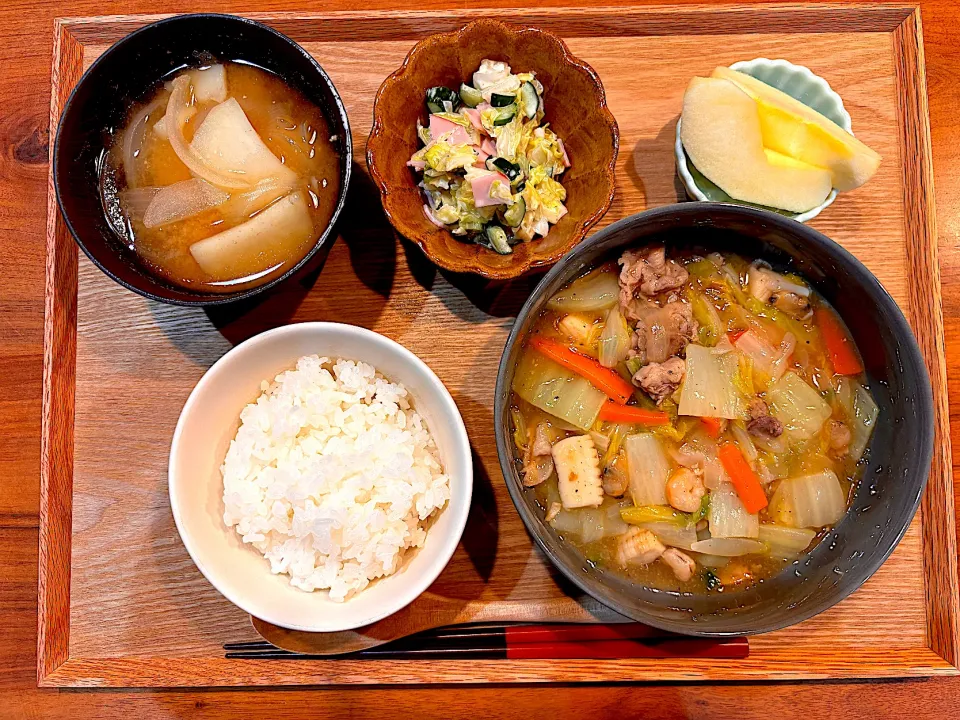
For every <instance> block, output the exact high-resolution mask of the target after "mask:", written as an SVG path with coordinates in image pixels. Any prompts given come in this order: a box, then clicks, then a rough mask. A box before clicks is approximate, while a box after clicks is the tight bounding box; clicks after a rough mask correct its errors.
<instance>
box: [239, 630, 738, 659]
mask: <svg viewBox="0 0 960 720" xmlns="http://www.w3.org/2000/svg"><path fill="white" fill-rule="evenodd" d="M223 647H224V650H225V651H226V654H225V657H226V658H228V659H238V660H239V659H243V660H335V659H344V660H347V659H353V660H457V659H474V660H476V659H505V658H509V659H556V658H583V659H603V658H652V657H660V658H662V657H709V658H742V657H746V656H747V654H748V645H747V641H746V640H745V639H742V638H739V639H731V640H723V641H716V640H705V639H700V638H689V637H685V636H681V635H673V634H668V633H663V632H661V631H658V630H655V629H653V628H649V627H646V626H643V625H639V624H637V623H625V624H617V625H602V624H592V623H591V624H582V625H577V624H540V625H529V624H528V625H517V624H511V625H493V624H488V625H483V626H453V627H445V628H436V629H434V630H429V631H425V632H423V633H419V634H417V635H412V636H410V637H406V638H401V639H398V640H395V641H393V642H390V643H387V644H385V645H382V646H379V647H375V648H370V649H367V650H361V651H359V652H355V653H350V654H345V655H335V656H331V655H314V654H308V653H296V652H291V651H288V650H282V649H280V648H278V647H276V646H274V645H272V644H270V643H269V642H266V641H253V642H240V643H226V644H225V645H224V646H223Z"/></svg>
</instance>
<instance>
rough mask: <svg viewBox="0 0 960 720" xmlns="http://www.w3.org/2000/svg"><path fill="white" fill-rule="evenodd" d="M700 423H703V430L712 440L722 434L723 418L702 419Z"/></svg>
mask: <svg viewBox="0 0 960 720" xmlns="http://www.w3.org/2000/svg"><path fill="white" fill-rule="evenodd" d="M700 422H702V423H703V429H704V430H706V431H707V435H709V436H710V437H712V438H718V437H720V433H721V432H723V418H714V417H702V418H700Z"/></svg>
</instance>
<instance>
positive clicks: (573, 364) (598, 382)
mask: <svg viewBox="0 0 960 720" xmlns="http://www.w3.org/2000/svg"><path fill="white" fill-rule="evenodd" d="M530 347H532V348H533V349H534V350H536V351H537V352H539V353H541V354H542V355H545V356H547V357H548V358H550V359H551V360H553V361H554V362H555V363H559V364H560V365H563V366H564V367H565V368H567V369H568V370H572V371H573V372H575V373H577V374H578V375H582V376H583V377H585V378H586V379H587V380H589V381H590V383H591V384H592V385H593V386H594V387H596V388H597V390H599V391H600V392H602V393H603V394H604V395H606V396H607V397H608V398H610V399H611V400H613V401H614V402H616V403H619V404H620V405H626V404H627V400H629V399H630V398H632V397H633V385H631V384H630V383H629V382H627V381H626V380H624V379H623V378H622V377H620V375H618V374H617V372H616V371H615V370H611V369H610V368H606V367H604V366H603V365H601V364H600V363H598V362H597V361H596V360H594V359H593V358H591V357H587V356H586V355H582V354H580V353H578V352H576V351H575V350H572V349H571V348H569V347H567V346H566V345H564V344H563V343H559V342H557V341H556V340H548V339H547V338H543V337H537V336H534V337H532V338H530Z"/></svg>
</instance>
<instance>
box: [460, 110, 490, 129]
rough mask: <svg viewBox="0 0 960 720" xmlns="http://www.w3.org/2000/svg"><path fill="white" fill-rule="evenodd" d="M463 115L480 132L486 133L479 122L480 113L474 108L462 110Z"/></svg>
mask: <svg viewBox="0 0 960 720" xmlns="http://www.w3.org/2000/svg"><path fill="white" fill-rule="evenodd" d="M463 114H464V115H466V116H467V117H468V118H470V122H471V123H472V124H473V126H474V127H475V128H476V129H477V130H479V131H480V132H486V131H485V130H484V129H483V123H482V122H480V111H479V110H477V109H476V108H464V109H463Z"/></svg>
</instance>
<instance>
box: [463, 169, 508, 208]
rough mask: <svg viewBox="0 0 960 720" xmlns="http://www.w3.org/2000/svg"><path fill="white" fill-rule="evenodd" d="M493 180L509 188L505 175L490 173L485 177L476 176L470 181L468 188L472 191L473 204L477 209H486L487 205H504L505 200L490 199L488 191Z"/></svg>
mask: <svg viewBox="0 0 960 720" xmlns="http://www.w3.org/2000/svg"><path fill="white" fill-rule="evenodd" d="M494 180H499V181H500V182H502V183H503V184H504V185H505V186H506V187H510V181H509V180H508V179H507V176H506V175H503V174H501V173H497V172H492V173H487V174H485V175H478V176H477V177H475V178H474V179H473V180H471V181H470V187H471V189H472V190H473V203H474V205H476V206H477V207H486V206H488V205H506V204H507V201H506V200H501V199H500V198H496V197H490V189H491V188H492V187H493V182H494Z"/></svg>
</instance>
